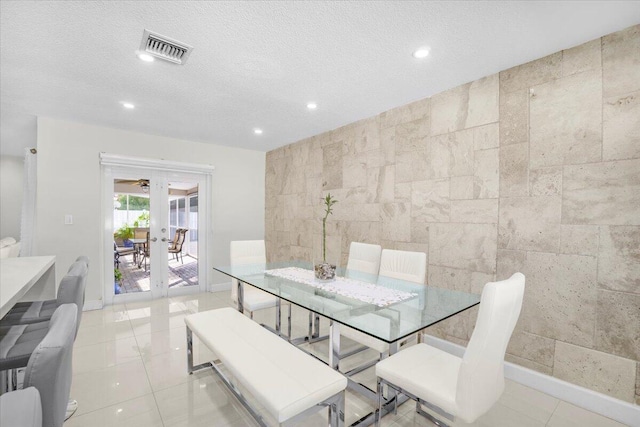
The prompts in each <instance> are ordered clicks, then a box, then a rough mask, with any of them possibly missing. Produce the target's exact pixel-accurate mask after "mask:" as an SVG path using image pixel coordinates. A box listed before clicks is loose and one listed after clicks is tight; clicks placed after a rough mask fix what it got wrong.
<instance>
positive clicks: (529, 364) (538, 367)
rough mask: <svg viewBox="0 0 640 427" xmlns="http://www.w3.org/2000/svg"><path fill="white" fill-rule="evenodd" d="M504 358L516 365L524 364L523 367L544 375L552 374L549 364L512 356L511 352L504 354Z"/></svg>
mask: <svg viewBox="0 0 640 427" xmlns="http://www.w3.org/2000/svg"><path fill="white" fill-rule="evenodd" d="M504 360H505V361H507V362H510V363H515V364H516V365H520V366H524V367H525V368H528V369H532V370H534V371H537V372H541V373H543V374H545V375H549V376H551V375H553V368H552V367H550V366H545V365H542V364H540V363H536V362H534V361H531V360H529V359H524V358H522V357H518V356H514V355H513V354H509V353H507V354H505V356H504Z"/></svg>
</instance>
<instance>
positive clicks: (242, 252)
mask: <svg viewBox="0 0 640 427" xmlns="http://www.w3.org/2000/svg"><path fill="white" fill-rule="evenodd" d="M230 258H231V259H230V263H231V266H236V265H249V264H265V263H266V262H267V251H266V250H265V246H264V240H236V241H233V242H231V248H230ZM231 299H232V300H233V302H235V303H237V302H238V281H237V280H236V279H233V280H231Z"/></svg>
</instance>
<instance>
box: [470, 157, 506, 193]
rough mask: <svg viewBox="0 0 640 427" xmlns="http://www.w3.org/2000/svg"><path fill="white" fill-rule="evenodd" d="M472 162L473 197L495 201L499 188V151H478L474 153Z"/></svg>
mask: <svg viewBox="0 0 640 427" xmlns="http://www.w3.org/2000/svg"><path fill="white" fill-rule="evenodd" d="M473 161H474V164H473V197H474V198H476V199H497V198H498V190H499V187H500V176H499V174H498V169H499V167H500V150H499V149H498V148H492V149H489V150H478V151H476V152H475V153H474V159H473Z"/></svg>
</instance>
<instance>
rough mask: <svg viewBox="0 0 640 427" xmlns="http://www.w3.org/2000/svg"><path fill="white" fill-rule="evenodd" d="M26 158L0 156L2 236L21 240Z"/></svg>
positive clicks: (0, 235)
mask: <svg viewBox="0 0 640 427" xmlns="http://www.w3.org/2000/svg"><path fill="white" fill-rule="evenodd" d="M23 165H24V159H23V158H22V157H15V156H0V238H2V237H13V238H15V239H16V240H20V213H21V212H22V181H23V175H22V174H23V170H24V166H23Z"/></svg>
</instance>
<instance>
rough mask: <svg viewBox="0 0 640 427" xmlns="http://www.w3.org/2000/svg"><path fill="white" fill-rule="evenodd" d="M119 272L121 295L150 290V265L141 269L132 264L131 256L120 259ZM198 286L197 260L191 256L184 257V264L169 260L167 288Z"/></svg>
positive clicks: (172, 259)
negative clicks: (120, 275)
mask: <svg viewBox="0 0 640 427" xmlns="http://www.w3.org/2000/svg"><path fill="white" fill-rule="evenodd" d="M120 271H121V272H122V281H121V283H120V286H121V293H123V294H124V293H133V292H147V291H149V290H150V289H151V280H150V276H149V274H150V265H149V264H148V263H147V269H146V271H145V268H144V263H143V264H142V267H141V268H138V265H137V264H136V263H134V262H133V255H127V256H123V257H120ZM193 285H198V260H197V259H196V258H192V257H191V256H188V255H185V256H184V264H183V263H182V262H180V260H178V261H176V260H175V259H174V258H173V255H171V258H169V288H175V287H182V286H193Z"/></svg>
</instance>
